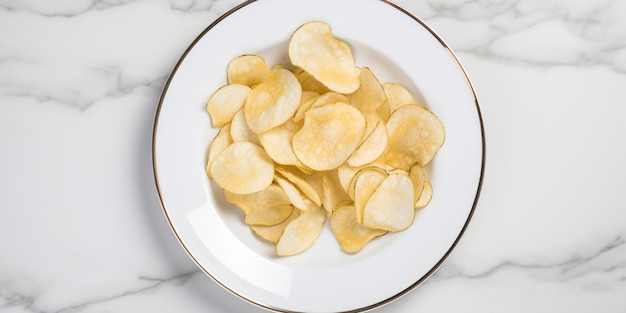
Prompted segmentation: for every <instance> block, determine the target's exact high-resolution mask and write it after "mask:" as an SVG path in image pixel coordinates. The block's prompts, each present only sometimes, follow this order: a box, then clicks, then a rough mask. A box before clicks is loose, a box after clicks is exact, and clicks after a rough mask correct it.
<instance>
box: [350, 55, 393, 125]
mask: <svg viewBox="0 0 626 313" xmlns="http://www.w3.org/2000/svg"><path fill="white" fill-rule="evenodd" d="M359 82H360V83H359V88H358V89H357V90H356V91H355V92H353V93H351V94H349V95H348V98H350V104H352V105H353V106H355V107H356V108H358V109H359V111H361V113H363V114H364V115H366V116H368V115H371V114H374V113H375V112H376V110H378V108H379V107H380V106H381V105H382V104H383V103H384V102H385V100H386V97H385V90H384V89H383V86H382V85H381V84H380V81H378V78H376V75H374V73H372V71H371V70H370V69H369V68H368V67H363V68H361V74H360V75H359Z"/></svg>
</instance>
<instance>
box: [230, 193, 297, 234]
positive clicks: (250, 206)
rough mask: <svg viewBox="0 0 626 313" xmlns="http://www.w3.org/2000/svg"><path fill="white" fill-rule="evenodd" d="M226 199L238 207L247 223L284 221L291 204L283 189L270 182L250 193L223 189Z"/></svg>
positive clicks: (266, 223) (261, 223)
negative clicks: (261, 188) (263, 187)
mask: <svg viewBox="0 0 626 313" xmlns="http://www.w3.org/2000/svg"><path fill="white" fill-rule="evenodd" d="M224 196H225V197H226V201H228V202H230V203H232V204H234V205H236V206H237V207H239V208H240V209H241V210H242V211H243V213H244V221H245V223H246V224H248V225H276V224H278V223H280V222H282V221H284V220H285V219H286V218H287V217H288V216H289V214H291V210H293V206H292V205H291V202H290V200H289V198H288V197H287V195H286V194H285V192H284V191H283V189H282V188H281V187H280V186H278V185H276V184H271V185H269V186H267V188H265V189H263V190H261V191H257V192H254V193H250V194H238V193H233V192H230V191H228V190H224Z"/></svg>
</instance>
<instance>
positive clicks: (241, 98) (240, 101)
mask: <svg viewBox="0 0 626 313" xmlns="http://www.w3.org/2000/svg"><path fill="white" fill-rule="evenodd" d="M249 93H250V87H248V86H244V85H238V84H230V85H224V86H222V87H220V88H219V89H217V90H216V91H215V92H214V93H213V94H212V95H211V97H210V98H209V101H207V103H206V110H207V111H208V112H209V116H210V117H211V125H213V127H222V126H224V125H226V124H228V123H230V121H231V120H232V119H233V117H234V116H235V114H236V113H237V112H238V111H239V110H241V108H243V106H244V103H245V100H246V97H247V96H248V94H249Z"/></svg>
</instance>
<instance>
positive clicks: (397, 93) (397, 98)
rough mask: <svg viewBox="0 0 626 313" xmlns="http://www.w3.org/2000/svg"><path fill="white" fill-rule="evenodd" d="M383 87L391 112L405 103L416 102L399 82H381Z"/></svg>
mask: <svg viewBox="0 0 626 313" xmlns="http://www.w3.org/2000/svg"><path fill="white" fill-rule="evenodd" d="M383 89H384V90H385V96H386V97H387V103H388V105H389V110H390V111H391V112H393V111H395V110H396V109H397V108H399V107H401V106H403V105H405V104H409V103H417V101H416V100H415V97H413V94H411V92H410V91H409V90H408V89H406V88H405V87H404V86H402V85H400V84H396V83H392V82H386V83H383Z"/></svg>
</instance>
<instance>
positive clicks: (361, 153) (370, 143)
mask: <svg viewBox="0 0 626 313" xmlns="http://www.w3.org/2000/svg"><path fill="white" fill-rule="evenodd" d="M368 122H371V124H375V126H374V128H373V129H372V131H371V132H369V133H367V134H366V135H365V138H364V140H363V141H362V142H361V144H360V145H359V146H358V147H357V148H356V150H355V151H354V152H353V153H352V155H351V156H350V157H349V158H348V160H347V162H348V164H350V166H353V167H358V166H362V165H365V164H368V163H371V162H374V161H375V160H376V159H378V158H379V157H380V156H381V155H382V154H383V152H385V149H386V148H387V140H388V139H387V138H388V137H387V127H386V126H385V122H384V121H383V120H382V119H380V118H379V117H377V116H376V117H373V118H370V119H368Z"/></svg>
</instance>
